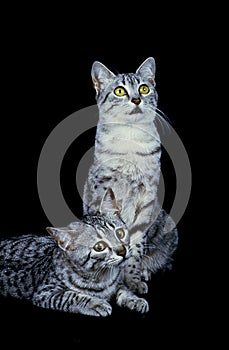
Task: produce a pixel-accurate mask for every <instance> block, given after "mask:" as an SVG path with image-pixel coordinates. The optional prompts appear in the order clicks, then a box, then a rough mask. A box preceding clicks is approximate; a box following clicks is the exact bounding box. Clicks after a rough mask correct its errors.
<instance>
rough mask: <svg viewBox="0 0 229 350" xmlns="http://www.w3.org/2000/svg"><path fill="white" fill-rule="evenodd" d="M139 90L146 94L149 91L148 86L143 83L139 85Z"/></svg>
mask: <svg viewBox="0 0 229 350" xmlns="http://www.w3.org/2000/svg"><path fill="white" fill-rule="evenodd" d="M139 92H140V94H142V95H146V94H148V93H149V87H148V86H147V85H145V84H143V85H141V86H140V88H139Z"/></svg>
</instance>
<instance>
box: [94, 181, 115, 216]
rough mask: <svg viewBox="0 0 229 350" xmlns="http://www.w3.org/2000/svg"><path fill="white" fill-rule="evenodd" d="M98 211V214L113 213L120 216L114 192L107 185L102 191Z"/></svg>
mask: <svg viewBox="0 0 229 350" xmlns="http://www.w3.org/2000/svg"><path fill="white" fill-rule="evenodd" d="M99 212H100V214H113V215H117V216H120V211H119V209H118V206H117V203H116V200H115V195H114V192H113V191H112V189H111V188H109V187H108V189H107V190H106V191H105V193H104V196H103V199H102V201H101V204H100V208H99Z"/></svg>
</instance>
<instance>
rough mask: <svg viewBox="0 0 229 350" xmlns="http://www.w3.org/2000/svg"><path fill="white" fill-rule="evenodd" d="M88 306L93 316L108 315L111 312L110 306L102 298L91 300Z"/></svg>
mask: <svg viewBox="0 0 229 350" xmlns="http://www.w3.org/2000/svg"><path fill="white" fill-rule="evenodd" d="M89 307H90V308H91V310H92V311H93V315H94V316H103V317H106V316H109V315H111V313H112V306H111V305H110V304H109V303H107V302H106V301H104V300H101V301H100V300H99V301H98V300H96V301H95V300H91V302H90V305H89Z"/></svg>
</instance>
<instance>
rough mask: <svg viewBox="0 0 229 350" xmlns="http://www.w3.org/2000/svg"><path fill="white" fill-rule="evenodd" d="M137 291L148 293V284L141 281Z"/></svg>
mask: <svg viewBox="0 0 229 350" xmlns="http://www.w3.org/2000/svg"><path fill="white" fill-rule="evenodd" d="M136 291H137V293H139V294H147V293H148V286H147V284H146V283H145V282H143V281H142V282H139V283H138V288H137V290H136Z"/></svg>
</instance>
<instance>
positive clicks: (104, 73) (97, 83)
mask: <svg viewBox="0 0 229 350" xmlns="http://www.w3.org/2000/svg"><path fill="white" fill-rule="evenodd" d="M91 77H92V81H93V84H94V88H95V90H96V95H97V97H98V96H99V94H100V92H101V91H102V90H103V89H104V87H105V85H106V84H107V83H108V82H109V80H110V79H111V78H113V77H115V74H114V73H112V72H111V71H110V70H109V69H108V68H107V67H105V66H104V64H102V63H100V62H98V61H95V62H94V63H93V65H92V69H91Z"/></svg>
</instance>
